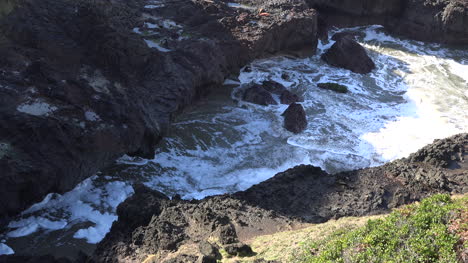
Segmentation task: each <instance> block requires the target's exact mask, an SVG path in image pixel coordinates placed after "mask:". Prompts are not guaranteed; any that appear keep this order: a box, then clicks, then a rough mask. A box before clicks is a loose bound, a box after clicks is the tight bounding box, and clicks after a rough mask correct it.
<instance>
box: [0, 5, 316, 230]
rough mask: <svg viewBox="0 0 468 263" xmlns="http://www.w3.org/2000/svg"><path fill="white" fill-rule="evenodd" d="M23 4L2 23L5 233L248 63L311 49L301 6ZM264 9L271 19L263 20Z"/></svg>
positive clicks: (0, 204) (156, 134) (0, 195)
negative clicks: (13, 220)
mask: <svg viewBox="0 0 468 263" xmlns="http://www.w3.org/2000/svg"><path fill="white" fill-rule="evenodd" d="M152 3H153V2H151V1H150V2H146V1H106V0H102V1H91V0H79V1H73V2H70V1H65V0H58V1H57V0H44V1H43V0H40V1H39V0H24V1H22V3H21V5H20V6H19V7H18V8H16V9H14V10H13V11H11V12H9V14H8V16H5V17H2V19H1V21H0V55H1V58H2V59H1V60H0V102H1V104H0V105H1V106H0V143H1V145H2V147H1V153H0V170H1V171H2V173H1V174H0V180H1V181H2V184H1V185H0V215H1V216H0V224H1V223H3V222H6V221H7V218H8V217H9V216H12V215H14V214H16V213H18V212H20V211H22V210H24V209H25V208H27V207H28V206H29V205H31V204H32V203H35V202H38V201H41V200H42V198H43V197H44V196H45V195H46V194H47V193H51V192H57V193H63V192H64V191H68V190H70V189H72V188H73V187H74V186H75V185H76V184H77V183H79V182H81V181H82V180H84V179H85V178H87V177H89V176H91V175H93V174H95V173H96V172H97V171H99V170H100V169H102V168H104V167H106V166H108V165H110V164H112V162H113V161H114V160H115V159H116V158H118V157H120V156H122V155H123V154H129V155H138V156H143V157H152V156H153V154H154V147H155V145H156V143H157V142H158V141H159V140H160V139H161V137H162V136H163V135H164V132H165V129H166V127H167V125H168V124H169V123H170V121H171V119H172V117H173V116H174V114H177V113H178V112H180V111H181V110H182V109H183V108H185V107H186V106H187V105H190V104H191V103H192V102H193V101H194V100H196V99H197V98H199V97H201V96H203V95H204V94H206V93H207V92H209V90H210V89H212V88H213V87H217V86H220V85H221V84H222V82H223V81H224V78H225V77H227V76H229V75H231V74H235V73H237V72H238V70H239V69H240V67H241V66H243V65H245V64H246V63H248V62H249V61H250V60H252V59H254V58H258V57H262V56H266V55H271V54H275V53H276V52H279V51H286V52H288V51H295V50H299V49H303V48H308V49H311V50H312V52H313V51H314V50H315V47H316V41H317V38H316V12H315V10H313V9H310V8H308V6H307V5H306V4H305V2H303V1H289V0H281V1H268V0H266V1H260V2H258V1H255V2H252V3H250V4H249V5H248V6H249V8H236V7H232V6H230V5H228V2H223V1H215V2H213V1H202V0H200V1H198V0H197V1H160V2H157V4H154V3H153V4H152ZM259 8H261V9H262V10H263V12H266V13H268V14H269V15H268V16H260V15H259V14H258V12H257V10H258V9H259Z"/></svg>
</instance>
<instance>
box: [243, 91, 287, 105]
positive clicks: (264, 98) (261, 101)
mask: <svg viewBox="0 0 468 263" xmlns="http://www.w3.org/2000/svg"><path fill="white" fill-rule="evenodd" d="M242 99H243V100H245V101H247V102H251V103H255V104H258V105H263V106H268V105H276V104H278V103H277V102H276V100H275V99H274V98H273V97H272V96H271V93H270V92H268V91H266V90H265V89H264V88H263V87H261V86H253V87H251V88H248V89H246V90H245V92H244V96H243V97H242Z"/></svg>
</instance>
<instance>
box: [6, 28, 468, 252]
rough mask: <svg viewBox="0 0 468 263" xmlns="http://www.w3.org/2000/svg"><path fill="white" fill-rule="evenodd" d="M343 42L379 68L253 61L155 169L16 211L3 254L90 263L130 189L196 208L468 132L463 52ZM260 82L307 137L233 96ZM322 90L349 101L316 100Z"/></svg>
mask: <svg viewBox="0 0 468 263" xmlns="http://www.w3.org/2000/svg"><path fill="white" fill-rule="evenodd" d="M343 30H347V31H356V32H361V33H364V34H363V36H362V37H358V42H360V43H361V44H362V45H363V46H364V47H365V48H366V49H367V51H368V54H369V55H370V56H371V57H372V59H373V60H374V62H375V64H376V66H377V68H376V69H375V70H374V71H372V72H371V73H370V74H366V75H361V74H356V73H352V72H350V71H348V70H344V69H338V68H334V67H331V66H329V65H327V64H326V63H324V62H323V61H321V60H320V54H321V53H322V52H324V51H325V50H326V49H328V48H329V47H330V46H331V45H332V44H333V41H328V42H327V43H320V44H319V47H318V52H317V55H315V56H312V57H309V58H304V59H297V58H289V57H276V58H269V59H264V60H257V61H254V62H253V63H251V64H250V65H248V68H249V70H247V67H246V68H244V70H243V71H242V72H241V74H240V75H239V76H238V79H231V80H227V81H226V85H225V86H223V87H220V88H219V89H217V90H215V91H214V92H213V94H211V95H210V96H209V98H206V99H204V100H202V101H200V102H199V103H197V104H196V105H194V106H193V107H192V108H191V109H188V110H187V111H186V112H185V113H184V114H182V115H180V116H179V117H177V119H176V120H175V122H174V123H173V125H172V126H171V128H170V130H169V132H168V135H167V137H166V138H165V139H164V140H163V141H162V142H161V143H160V145H159V146H158V148H157V149H156V150H155V151H156V153H155V158H154V159H151V160H149V159H141V158H131V157H128V156H123V157H122V158H120V159H119V160H118V161H117V163H116V165H115V167H113V168H112V169H110V170H109V171H106V172H104V173H102V174H99V175H96V176H94V177H91V178H90V179H87V180H85V181H84V182H82V183H81V184H80V185H78V186H77V187H76V188H75V189H74V190H72V191H70V192H68V193H65V194H63V195H59V194H50V195H48V196H47V197H46V198H45V199H44V201H42V202H41V203H38V204H35V205H33V206H32V207H31V208H29V209H28V210H26V211H24V212H23V213H22V215H21V216H19V217H18V218H17V219H15V220H14V221H12V222H10V224H9V229H8V230H7V231H6V232H5V233H4V234H3V235H1V236H0V254H2V253H3V254H7V253H13V251H18V252H19V251H21V252H24V251H40V253H47V252H56V251H57V250H61V251H64V252H62V253H64V254H65V255H68V254H70V253H74V252H73V251H76V250H78V249H83V250H85V251H87V252H89V251H91V250H92V249H93V247H94V245H93V244H95V243H97V242H99V241H100V240H101V239H102V238H103V237H104V235H105V234H106V233H107V232H108V231H109V229H110V226H111V224H112V222H113V221H115V220H116V219H117V216H116V214H115V210H116V207H117V205H118V204H119V203H121V202H122V201H124V200H125V199H126V198H128V197H129V196H131V194H133V188H132V184H133V183H137V182H138V183H144V184H145V185H147V186H149V187H151V188H153V189H156V190H159V191H161V192H163V193H165V194H167V195H168V196H173V195H175V194H180V195H181V196H182V198H185V199H192V198H195V199H200V198H203V197H206V196H209V195H216V194H223V193H229V192H235V191H240V190H245V189H247V188H248V187H250V186H252V185H254V184H257V183H260V182H262V181H264V180H267V179H268V178H270V177H272V176H273V175H274V174H276V173H278V172H280V171H283V170H286V169H287V168H290V167H293V166H295V165H298V164H312V165H315V166H320V167H322V168H323V169H324V170H326V171H328V172H330V173H334V172H339V171H344V170H352V169H358V168H363V167H369V166H376V165H381V164H383V163H385V162H388V161H391V160H394V159H397V158H401V157H405V156H407V155H409V154H410V153H412V152H414V151H416V150H418V149H419V148H421V147H423V146H424V145H426V144H428V143H431V142H432V141H433V140H434V139H438V138H444V137H448V136H451V135H454V134H457V133H461V132H468V49H466V48H465V49H460V48H456V47H448V46H444V45H438V44H427V43H422V42H417V41H411V40H406V39H401V38H398V37H394V36H390V35H387V34H385V33H384V31H383V29H382V28H381V27H380V26H369V27H357V28H349V29H342V30H341V31H343ZM337 31H339V30H337ZM332 34H333V32H332V33H331V34H330V35H332ZM282 75H287V76H289V78H288V79H287V80H285V79H283V78H282ZM268 79H271V80H274V81H277V82H280V83H282V84H283V85H285V86H286V87H287V88H288V89H289V90H291V91H293V92H295V93H297V94H299V95H301V96H303V97H304V102H303V103H302V105H303V106H304V108H305V111H306V113H307V118H308V123H309V124H308V127H307V129H306V130H305V131H304V132H302V133H300V134H293V133H290V132H288V131H286V130H285V129H284V128H283V117H282V116H281V114H282V113H283V112H284V110H285V109H286V108H287V105H270V106H259V105H254V104H251V103H247V102H243V101H242V100H241V99H240V98H239V96H238V95H237V94H238V92H236V91H237V89H239V87H240V86H242V85H244V84H247V83H250V82H257V83H260V82H262V81H263V80H268ZM319 82H337V83H340V84H343V85H346V86H347V87H348V89H349V92H348V93H346V94H339V93H335V92H333V91H328V90H323V89H319V88H317V86H316V84H317V83H319Z"/></svg>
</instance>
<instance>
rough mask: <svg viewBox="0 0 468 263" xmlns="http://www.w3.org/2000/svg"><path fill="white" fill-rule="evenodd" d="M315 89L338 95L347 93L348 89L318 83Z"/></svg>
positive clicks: (331, 83) (329, 83)
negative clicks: (330, 91) (329, 91)
mask: <svg viewBox="0 0 468 263" xmlns="http://www.w3.org/2000/svg"><path fill="white" fill-rule="evenodd" d="M317 87H319V88H321V89H327V90H332V91H334V92H338V93H347V92H348V88H347V87H346V86H344V85H341V84H338V83H333V82H327V83H319V84H317Z"/></svg>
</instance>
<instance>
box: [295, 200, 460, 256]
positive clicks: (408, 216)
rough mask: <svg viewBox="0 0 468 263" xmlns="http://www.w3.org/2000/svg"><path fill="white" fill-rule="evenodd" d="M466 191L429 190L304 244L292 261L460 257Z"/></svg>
mask: <svg viewBox="0 0 468 263" xmlns="http://www.w3.org/2000/svg"><path fill="white" fill-rule="evenodd" d="M467 213H468V196H465V197H462V198H459V199H452V198H451V197H450V196H449V195H441V194H439V195H434V196H432V197H429V198H426V199H424V200H423V201H421V203H420V204H413V205H408V206H404V207H402V208H400V209H396V210H394V211H393V212H392V213H391V214H390V215H389V216H387V217H385V218H382V219H377V220H369V222H367V224H366V225H365V226H364V227H361V228H358V229H356V230H353V231H346V230H341V231H337V232H335V233H333V234H332V235H330V236H328V237H327V238H326V239H325V240H322V241H313V242H310V243H307V244H304V246H303V251H302V253H301V254H300V255H299V256H298V257H296V259H295V261H297V262H310V263H318V262H343V263H344V262H363V263H364V262H394V263H397V262H402V263H403V262H444V263H445V262H446V263H450V262H453V263H456V262H463V261H462V260H464V259H463V257H464V256H466V255H463V253H466V252H464V251H466V249H467V248H468V242H464V241H466V240H465V239H464V237H463V236H466V237H467V239H468V222H467V221H466V219H467V217H468V216H467V217H465V215H466V214H467Z"/></svg>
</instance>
